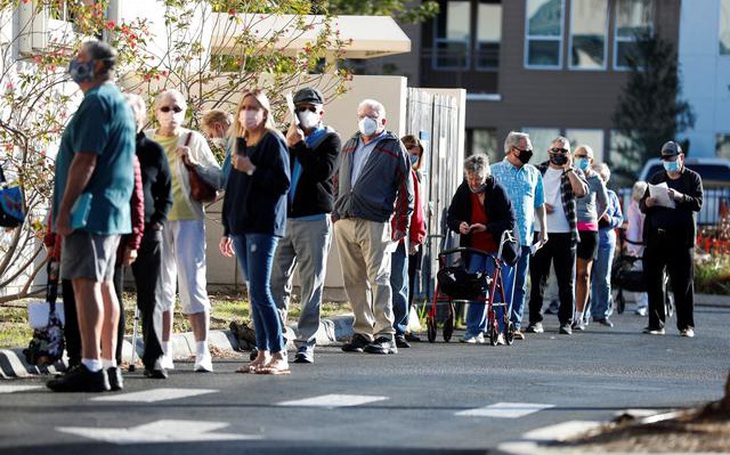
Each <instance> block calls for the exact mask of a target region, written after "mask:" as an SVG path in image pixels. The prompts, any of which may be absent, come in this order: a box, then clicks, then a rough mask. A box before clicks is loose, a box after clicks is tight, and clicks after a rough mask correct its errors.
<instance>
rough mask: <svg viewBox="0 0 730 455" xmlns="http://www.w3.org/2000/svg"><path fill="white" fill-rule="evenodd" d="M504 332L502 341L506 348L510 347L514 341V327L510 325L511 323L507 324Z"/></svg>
mask: <svg viewBox="0 0 730 455" xmlns="http://www.w3.org/2000/svg"><path fill="white" fill-rule="evenodd" d="M505 332H506V333H505V335H504V341H505V342H506V343H507V346H512V343H513V342H514V341H515V326H514V324H512V321H508V322H507V330H506V331H505Z"/></svg>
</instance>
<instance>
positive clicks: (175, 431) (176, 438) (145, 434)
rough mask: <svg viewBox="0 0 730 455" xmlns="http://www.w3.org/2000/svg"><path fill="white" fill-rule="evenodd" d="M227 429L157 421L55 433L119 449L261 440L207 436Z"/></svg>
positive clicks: (213, 424) (195, 422)
mask: <svg viewBox="0 0 730 455" xmlns="http://www.w3.org/2000/svg"><path fill="white" fill-rule="evenodd" d="M227 426H229V424H228V423H225V422H201V421H199V420H158V421H156V422H150V423H147V424H144V425H139V426H136V427H130V428H83V427H58V428H56V431H60V432H62V433H69V434H74V435H77V436H82V437H84V438H88V439H95V440H97V441H105V442H110V443H113V444H118V445H125V444H139V443H161V442H167V443H170V442H192V441H240V440H246V439H261V436H259V435H246V434H232V433H210V432H211V431H215V430H220V429H222V428H225V427H227Z"/></svg>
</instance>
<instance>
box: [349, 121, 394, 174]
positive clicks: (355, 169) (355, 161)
mask: <svg viewBox="0 0 730 455" xmlns="http://www.w3.org/2000/svg"><path fill="white" fill-rule="evenodd" d="M384 134H385V131H383V132H382V133H380V135H379V136H378V137H376V138H375V139H373V140H372V141H370V142H369V143H367V144H365V141H363V140H362V138H360V139H359V140H358V141H357V147H356V148H355V152H354V153H353V154H352V176H351V178H350V181H351V182H352V183H351V184H352V186H355V182H357V178H358V177H359V176H360V171H362V168H363V167H364V166H365V163H366V162H367V161H368V157H369V156H370V153H371V152H372V151H373V149H374V148H375V146H376V145H378V142H380V139H382V138H383V135H384Z"/></svg>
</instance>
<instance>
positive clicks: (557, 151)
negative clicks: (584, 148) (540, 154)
mask: <svg viewBox="0 0 730 455" xmlns="http://www.w3.org/2000/svg"><path fill="white" fill-rule="evenodd" d="M550 151H551V152H552V153H568V149H559V148H557V147H554V148H551V149H550Z"/></svg>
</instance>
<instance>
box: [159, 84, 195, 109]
mask: <svg viewBox="0 0 730 455" xmlns="http://www.w3.org/2000/svg"><path fill="white" fill-rule="evenodd" d="M166 99H172V100H173V101H175V103H177V105H178V106H180V107H181V108H182V110H183V111H184V110H187V108H188V102H187V101H186V100H185V97H184V96H183V94H182V93H180V90H177V89H174V88H168V89H166V90H163V91H161V92H160V93H158V94H157V96H156V97H155V111H156V110H157V108H159V107H160V105H161V104H162V103H163V102H164V101H165V100H166Z"/></svg>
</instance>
